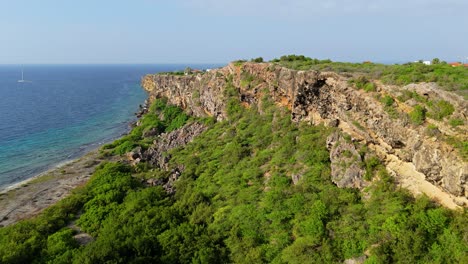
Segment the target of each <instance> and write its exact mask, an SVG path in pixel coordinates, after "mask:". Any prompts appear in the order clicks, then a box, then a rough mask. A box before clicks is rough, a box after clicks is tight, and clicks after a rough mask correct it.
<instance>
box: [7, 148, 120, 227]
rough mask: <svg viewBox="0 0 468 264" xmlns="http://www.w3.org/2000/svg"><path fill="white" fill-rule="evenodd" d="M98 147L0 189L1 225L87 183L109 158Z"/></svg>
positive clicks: (42, 206) (34, 212)
mask: <svg viewBox="0 0 468 264" xmlns="http://www.w3.org/2000/svg"><path fill="white" fill-rule="evenodd" d="M99 149H100V147H98V148H95V149H93V150H91V151H89V152H87V153H85V154H84V155H83V156H81V157H78V158H76V159H74V160H69V161H65V162H62V163H60V164H57V165H56V166H55V167H54V168H51V169H49V170H47V171H45V172H43V173H40V174H39V175H36V176H34V177H32V178H29V179H27V180H24V181H21V182H19V183H16V184H14V185H11V186H9V187H8V188H7V189H4V190H2V191H1V192H0V228H1V227H3V226H8V225H10V224H13V223H16V222H18V221H20V220H22V219H27V218H31V217H33V216H35V215H37V214H39V213H40V212H42V210H44V209H46V208H48V207H49V206H51V205H53V204H55V203H56V202H58V201H60V200H62V199H64V198H65V197H67V196H68V195H69V194H70V193H71V191H72V190H73V189H75V188H76V187H79V186H81V185H83V184H85V183H86V182H87V181H88V180H89V178H90V177H91V175H92V173H93V172H94V170H95V168H96V167H97V166H98V165H99V164H101V162H103V161H105V160H111V159H109V158H103V157H100V153H99Z"/></svg>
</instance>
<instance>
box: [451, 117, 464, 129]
mask: <svg viewBox="0 0 468 264" xmlns="http://www.w3.org/2000/svg"><path fill="white" fill-rule="evenodd" d="M449 124H450V125H451V126H452V127H457V126H462V125H464V124H465V121H464V120H463V119H460V118H452V119H450V120H449Z"/></svg>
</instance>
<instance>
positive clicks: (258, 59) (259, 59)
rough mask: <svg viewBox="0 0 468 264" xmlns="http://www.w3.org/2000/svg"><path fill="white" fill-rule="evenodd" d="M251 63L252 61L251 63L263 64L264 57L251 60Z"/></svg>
mask: <svg viewBox="0 0 468 264" xmlns="http://www.w3.org/2000/svg"><path fill="white" fill-rule="evenodd" d="M250 61H251V62H257V63H260V62H263V58H262V57H258V58H255V59H251V60H250Z"/></svg>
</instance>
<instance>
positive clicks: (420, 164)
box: [142, 63, 468, 198]
mask: <svg viewBox="0 0 468 264" xmlns="http://www.w3.org/2000/svg"><path fill="white" fill-rule="evenodd" d="M348 80H349V77H347V76H344V75H339V74H336V73H331V72H318V71H295V70H291V69H287V68H284V67H280V66H278V65H274V64H270V63H244V64H242V65H240V66H239V65H234V64H229V65H228V66H226V67H224V68H220V69H215V70H212V71H210V72H207V73H204V74H197V75H188V76H175V75H147V76H145V77H144V78H143V79H142V86H143V87H144V88H145V89H146V90H147V91H149V92H150V98H155V97H167V98H168V99H169V102H170V103H172V104H176V105H178V106H181V107H182V108H185V109H186V110H187V111H188V112H190V113H191V114H193V115H195V116H206V115H209V116H214V117H215V118H216V119H217V120H223V119H225V118H226V116H227V114H226V100H225V99H226V97H225V91H226V89H225V88H226V85H227V84H228V83H230V84H232V85H233V86H234V87H235V88H236V89H237V90H238V92H239V99H240V100H241V101H242V103H243V104H244V105H249V104H252V103H259V104H261V98H262V97H263V96H264V95H265V93H266V91H268V95H269V96H271V98H272V99H273V100H274V101H275V102H276V103H277V104H278V105H280V106H284V107H287V108H288V109H289V110H291V118H292V119H293V120H294V121H303V122H309V123H311V124H319V123H324V124H326V125H330V126H338V127H339V128H340V129H341V130H342V131H344V132H345V133H347V134H349V135H351V136H352V137H353V139H354V140H357V141H359V142H360V143H361V144H365V145H367V146H369V147H370V148H372V149H373V150H374V151H375V152H376V154H377V155H378V156H379V158H380V159H382V160H383V161H384V162H390V160H391V161H392V162H394V158H396V159H398V161H399V162H403V163H408V164H412V167H414V169H415V171H417V172H420V173H423V174H424V175H425V180H426V181H428V182H430V183H431V184H433V185H434V186H437V187H438V188H441V189H442V190H443V191H444V192H446V193H448V194H451V195H454V196H459V197H464V198H466V197H467V196H468V182H467V179H468V165H467V162H466V161H465V160H464V159H463V158H462V157H461V155H460V154H459V152H458V151H457V150H456V149H454V148H453V147H452V146H451V145H449V144H447V143H446V142H444V141H443V140H440V139H438V138H436V137H432V136H428V135H427V133H425V131H426V127H425V126H421V125H420V126H417V125H412V124H410V123H409V121H408V118H407V115H402V116H401V117H398V118H395V117H391V116H390V115H389V114H388V113H387V112H386V111H385V109H384V105H383V104H382V103H381V102H380V101H379V100H378V99H377V98H378V97H381V96H384V95H389V96H391V97H392V98H396V97H397V96H398V95H399V94H400V93H401V92H402V91H403V90H417V91H419V92H420V93H421V94H423V96H427V97H431V96H432V97H434V98H444V99H445V100H447V101H449V102H450V103H452V104H453V105H455V106H456V111H455V113H454V114H453V115H454V116H457V117H459V118H463V119H464V120H465V124H467V123H468V122H466V117H467V116H468V113H467V109H468V108H467V103H466V101H465V100H464V99H463V98H461V97H459V96H457V95H454V94H452V93H449V92H446V91H442V90H440V89H437V88H434V87H433V86H434V85H432V84H419V85H409V86H406V87H396V86H385V85H382V84H380V83H376V84H377V91H375V92H370V93H366V92H364V91H363V90H358V89H356V88H354V87H353V86H352V85H351V84H349V83H348ZM394 108H395V109H397V110H398V111H399V112H401V113H408V112H409V110H408V109H410V106H409V105H407V104H405V103H402V102H399V101H397V100H395V105H394ZM426 122H431V123H434V124H437V125H438V127H439V129H440V131H441V132H442V133H443V134H444V135H449V136H457V137H461V138H462V140H465V141H466V131H467V127H466V125H464V126H462V127H459V128H458V130H457V131H456V130H454V129H453V128H451V127H449V126H444V125H443V124H441V123H440V122H438V121H436V120H430V119H429V120H428V121H426ZM460 131H462V132H460ZM351 152H353V151H351ZM390 156H391V159H390V158H389V157H390ZM413 165H414V166H413ZM353 171H354V170H353ZM394 171H396V172H395V173H396V174H398V172H397V171H398V170H394ZM343 173H345V174H346V172H343ZM350 173H351V172H350ZM352 174H353V175H356V176H357V175H358V174H359V172H357V170H356V171H355V173H354V172H353V173H352ZM396 176H398V175H396ZM355 178H356V179H357V177H355ZM338 182H341V181H340V180H338V181H337V184H341V183H338ZM351 182H352V183H346V184H344V185H343V186H349V184H351V185H355V184H357V185H359V184H360V183H358V182H357V181H351Z"/></svg>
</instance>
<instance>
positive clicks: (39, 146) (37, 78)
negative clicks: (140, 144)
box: [0, 65, 213, 189]
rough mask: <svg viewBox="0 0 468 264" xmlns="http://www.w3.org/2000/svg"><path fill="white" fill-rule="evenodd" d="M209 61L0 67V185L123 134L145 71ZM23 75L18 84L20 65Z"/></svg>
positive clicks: (139, 97) (136, 103)
mask: <svg viewBox="0 0 468 264" xmlns="http://www.w3.org/2000/svg"><path fill="white" fill-rule="evenodd" d="M186 66H191V67H192V68H211V67H213V65H24V66H20V65H0V189H2V188H4V187H6V186H8V185H11V184H14V183H17V182H20V181H22V180H25V179H28V178H30V177H32V176H34V175H37V174H38V173H41V172H43V171H45V170H47V169H49V168H51V167H53V166H55V165H57V164H59V163H61V162H64V161H67V160H70V159H74V158H77V157H79V156H80V155H83V154H84V153H85V152H87V151H89V150H91V149H93V148H96V147H98V146H99V145H101V144H104V143H107V142H110V141H112V140H114V139H116V138H118V137H120V136H121V135H122V134H124V133H126V132H128V130H129V123H130V122H132V120H134V119H135V115H134V113H135V112H136V111H138V106H139V105H140V104H143V102H144V100H145V99H146V98H147V94H146V93H145V91H144V90H143V89H142V88H141V87H140V79H141V77H142V76H143V75H145V74H147V73H156V72H161V71H174V70H183V69H184V68H185V67H186ZM22 68H24V79H25V80H28V81H30V82H25V83H18V80H19V79H21V69H22Z"/></svg>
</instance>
